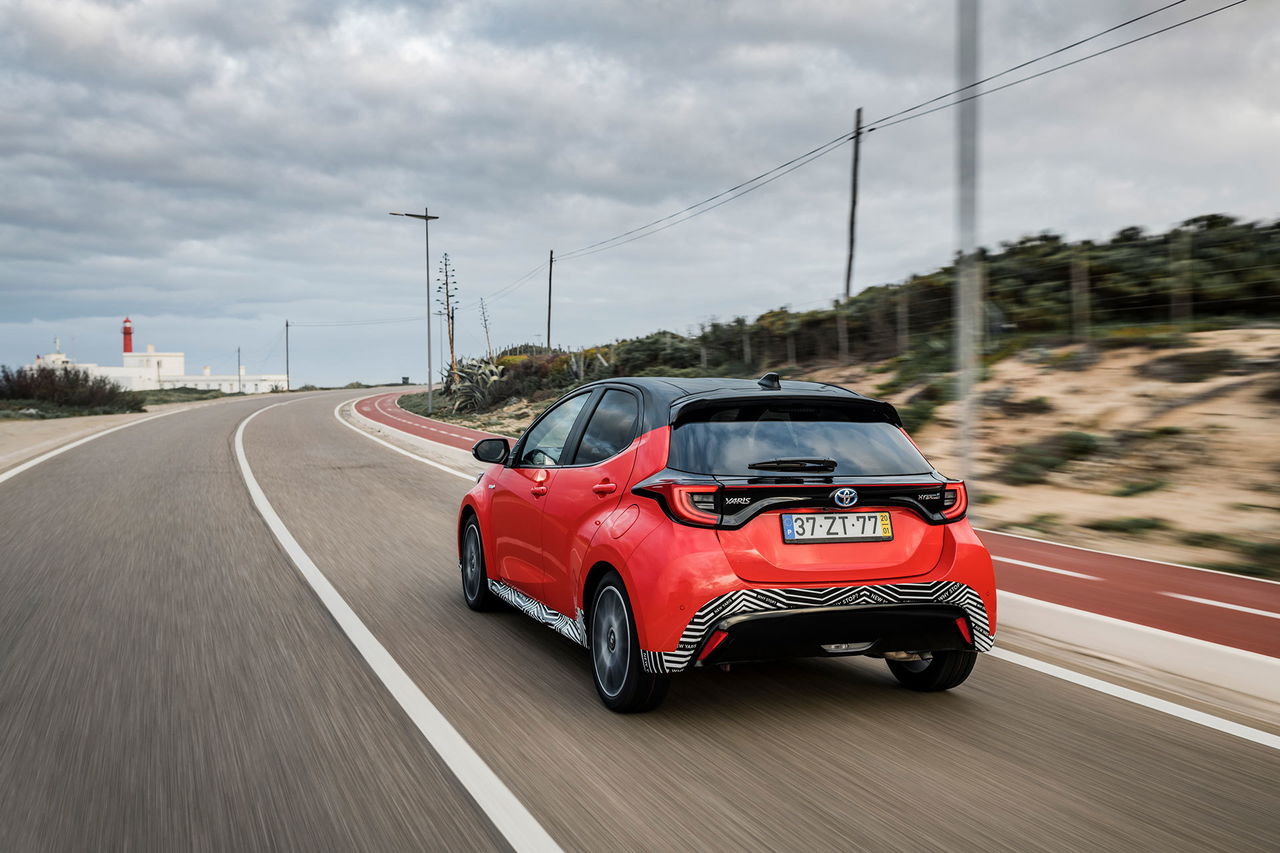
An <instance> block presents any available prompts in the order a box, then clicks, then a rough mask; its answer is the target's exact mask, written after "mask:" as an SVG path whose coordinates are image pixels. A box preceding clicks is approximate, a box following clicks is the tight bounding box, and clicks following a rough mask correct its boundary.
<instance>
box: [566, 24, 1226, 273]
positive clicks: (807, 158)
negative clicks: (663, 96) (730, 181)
mask: <svg viewBox="0 0 1280 853" xmlns="http://www.w3.org/2000/svg"><path fill="white" fill-rule="evenodd" d="M1183 2H1185V0H1176V2H1173V3H1168V4H1166V5H1164V6H1161V7H1159V8H1157V9H1154V10H1152V11H1150V12H1147V13H1145V14H1143V15H1139V16H1137V17H1136V18H1131V19H1129V20H1128V21H1124V22H1123V23H1120V24H1116V25H1114V26H1112V27H1109V28H1107V29H1105V30H1102V31H1101V32H1098V33H1095V34H1093V35H1091V36H1088V37H1087V38H1083V39H1079V40H1078V41H1075V42H1072V43H1071V44H1069V45H1066V46H1064V47H1060V48H1057V49H1055V50H1052V51H1050V52H1048V53H1045V54H1042V55H1041V56H1037V57H1035V58H1034V59H1029V60H1027V61H1025V62H1022V63H1019V64H1018V65H1014V66H1011V67H1010V68H1006V69H1005V70H1003V71H1000V72H999V73H997V74H993V75H991V76H989V77H986V78H984V79H982V80H979V81H978V82H976V83H972V84H970V85H967V86H963V87H961V88H959V89H956V90H953V91H951V92H948V93H945V94H942V95H938V96H937V97H935V98H931V99H930V100H928V101H924V102H922V103H920V104H917V105H915V106H913V107H909V108H907V109H905V110H899V111H898V112H896V113H891V114H890V115H888V116H885V117H884V118H881V119H877V120H876V121H873V122H871V123H869V125H868V127H867V128H865V129H864V130H863V133H870V132H871V131H874V130H877V129H881V128H885V127H892V126H893V125H897V124H903V123H905V122H907V121H911V120H912V119H916V118H921V117H923V116H926V115H930V114H932V113H934V112H938V111H940V110H944V109H949V108H951V107H954V106H956V105H958V104H961V103H965V102H967V101H971V100H974V99H976V98H981V97H985V96H986V95H990V94H994V93H995V92H999V91H1002V90H1004V89H1008V88H1011V87H1013V86H1017V85H1019V84H1021V83H1025V82H1027V81H1029V80H1034V79H1036V78H1037V77H1043V76H1045V75H1046V74H1051V73H1053V72H1054V71H1060V70H1062V69H1063V68H1068V67H1070V66H1072V65H1077V64H1079V63H1081V62H1084V61H1086V60H1089V59H1093V58H1095V57H1098V56H1102V55H1103V54H1106V53H1110V52H1112V51H1114V50H1118V49H1120V48H1122V47H1127V46H1128V45H1131V44H1136V43H1137V42H1140V41H1144V40H1145V39H1148V38H1151V37H1153V36H1157V35H1160V34H1162V33H1166V32H1168V31H1170V30H1173V29H1177V28H1178V27H1182V26H1186V25H1187V24H1190V23H1194V22H1195V21H1199V20H1202V19H1203V18H1207V17H1209V16H1210V15H1215V14H1217V13H1218V12H1223V11H1225V10H1227V9H1230V8H1231V7H1233V6H1238V5H1240V4H1242V3H1245V2H1247V0H1234V2H1232V3H1228V4H1226V5H1224V6H1220V7H1218V8H1216V9H1212V10H1210V11H1208V12H1204V13H1203V14H1200V15H1196V16H1194V17H1192V18H1188V19H1185V20H1183V21H1179V22H1178V23H1176V24H1172V25H1170V26H1167V27H1164V28H1162V29H1159V30H1155V31H1154V32H1151V33H1147V34H1146V35H1143V36H1139V37H1137V38H1134V39H1130V40H1128V41H1125V42H1122V43H1120V44H1117V45H1114V46H1112V47H1109V48H1106V49H1104V50H1100V51H1097V52H1095V53H1091V54H1089V55H1087V56H1084V57H1081V58H1079V59H1075V60H1072V61H1070V62H1066V63H1063V64H1061V65H1056V66H1054V67H1053V68H1049V69H1046V70H1044V71H1041V72H1038V73H1036V74H1031V75H1028V76H1026V77H1022V78H1019V79H1017V80H1014V81H1011V82H1009V83H1006V84H1004V85H1002V86H997V87H996V88H993V89H988V90H985V91H981V92H977V93H975V94H973V95H969V96H967V97H964V98H960V99H957V100H955V101H951V102H948V103H946V104H943V105H940V106H938V107H934V108H933V109H931V110H926V111H924V112H914V111H915V110H918V109H920V108H921V107H923V106H927V105H929V104H932V103H935V102H937V101H939V100H942V99H944V98H948V97H950V96H952V95H956V94H959V93H960V92H964V91H966V90H968V89H971V88H974V87H976V86H979V85H981V84H982V83H985V82H989V81H991V80H994V79H996V78H999V77H1002V76H1004V75H1006V74H1010V73H1012V72H1014V71H1017V70H1019V69H1021V68H1025V67H1027V66H1028V65H1032V64H1034V63H1036V62H1040V61H1041V60H1044V59H1047V58H1049V57H1051V56H1056V55H1058V54H1060V53H1062V52H1064V51H1067V50H1070V49H1072V48H1074V47H1078V46H1080V45H1082V44H1084V43H1086V42H1088V41H1091V40H1093V39H1096V38H1099V37H1101V36H1104V35H1107V34H1108V33H1111V32H1115V31H1116V30H1118V29H1120V28H1122V27H1126V26H1129V25H1130V24H1133V23H1136V22H1138V21H1141V20H1143V19H1144V18H1148V17H1150V16H1152V15H1155V14H1157V13H1159V12H1162V11H1164V10H1166V9H1169V8H1171V7H1173V6H1177V5H1180V4H1181V3H1183ZM907 113H912V114H911V115H907ZM898 116H902V117H901V118H898ZM891 119H897V120H896V121H891ZM853 137H854V134H853V133H846V134H842V135H840V136H838V137H836V138H835V139H832V140H830V141H829V142H826V143H823V144H822V145H819V146H817V147H816V148H812V149H810V150H809V151H806V152H805V153H803V154H801V155H799V156H797V157H793V158H792V159H790V160H788V161H787V162H785V163H782V164H780V165H778V166H775V167H774V168H772V169H770V170H768V171H766V172H763V173H761V174H759V175H756V176H755V177H753V178H750V179H748V180H746V181H742V182H741V183H739V184H737V185H735V186H733V187H730V188H729V189H727V190H724V191H722V192H719V193H717V194H715V195H713V196H710V197H709V198H705V199H703V200H702V201H699V202H697V203H695V204H691V205H689V206H688V207H686V208H684V209H682V210H678V211H676V212H675V213H671V214H668V215H667V216H664V217H661V218H659V219H655V220H653V221H652V222H649V223H647V224H645V225H641V226H639V227H637V228H632V229H630V230H629V231H624V232H622V233H621V234H617V235H614V236H613V237H610V238H608V239H605V240H599V241H597V242H595V243H591V244H589V245H586V246H583V247H581V248H578V249H574V250H573V251H570V252H567V253H565V254H564V255H563V256H562V257H561V260H571V259H574V258H579V257H586V256H587V255H593V254H597V253H598V252H602V251H606V250H608V249H613V248H617V247H618V246H623V245H626V244H627V243H630V242H633V241H635V240H639V239H641V238H643V237H648V236H650V235H652V234H657V233H660V232H662V231H665V230H667V228H670V227H673V226H674V225H678V224H680V223H682V222H688V221H689V220H690V219H694V218H696V217H697V216H701V215H702V214H703V213H707V212H709V211H711V210H714V209H715V208H717V207H720V206H721V205H722V204H726V203H728V202H730V201H733V200H734V199H736V198H741V197H742V196H744V195H746V194H747V193H749V192H752V191H754V190H757V189H759V188H761V187H763V186H767V185H768V184H770V183H772V182H773V181H775V180H777V179H778V178H780V177H782V176H783V175H786V174H789V173H791V172H793V171H795V170H796V169H798V168H800V167H801V166H804V165H807V164H809V163H811V162H813V161H814V160H817V159H818V158H820V157H822V156H824V155H826V154H829V153H830V152H831V151H832V150H834V149H835V148H837V147H839V146H840V145H843V144H844V143H846V142H849V141H851V140H852V139H853ZM712 202H716V203H715V204H711V203H712ZM707 205H710V206H709V207H706V206H707ZM704 207H705V209H703V210H698V208H704ZM694 211H697V212H694ZM685 214H691V215H688V216H685ZM679 217H683V218H679ZM672 220H674V221H672ZM664 223H666V224H664ZM657 225H662V227H661V228H655V227H654V226H657Z"/></svg>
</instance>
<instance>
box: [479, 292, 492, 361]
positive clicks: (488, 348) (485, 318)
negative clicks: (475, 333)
mask: <svg viewBox="0 0 1280 853" xmlns="http://www.w3.org/2000/svg"><path fill="white" fill-rule="evenodd" d="M480 325H482V326H484V349H485V352H487V353H488V354H489V361H493V343H492V342H491V341H490V340H489V309H488V308H487V307H486V306H485V304H484V297H483V296H481V297H480Z"/></svg>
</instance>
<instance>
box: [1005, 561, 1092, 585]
mask: <svg viewBox="0 0 1280 853" xmlns="http://www.w3.org/2000/svg"><path fill="white" fill-rule="evenodd" d="M991 559H993V560H996V561H998V562H1001V563H1012V564H1013V565H1015V566H1026V567H1027V568H1028V569H1039V570H1040V571H1042V572H1053V573H1054V574H1055V575H1067V576H1068V577H1073V578H1080V579H1081V580H1087V581H1100V580H1102V578H1100V577H1095V576H1094V575H1086V574H1084V573H1083V572H1073V571H1069V570H1068V569H1056V568H1054V567H1053V566H1042V565H1040V564H1039V563H1028V562H1027V561H1026V560H1012V559H1010V558H1008V557H996V556H993V557H992V558H991Z"/></svg>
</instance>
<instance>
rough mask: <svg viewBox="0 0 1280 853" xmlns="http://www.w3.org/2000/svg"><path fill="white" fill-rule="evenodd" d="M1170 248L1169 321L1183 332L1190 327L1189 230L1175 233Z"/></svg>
mask: <svg viewBox="0 0 1280 853" xmlns="http://www.w3.org/2000/svg"><path fill="white" fill-rule="evenodd" d="M1171 248H1172V255H1173V288H1172V291H1171V293H1170V299H1169V321H1170V322H1171V323H1172V324H1173V325H1174V326H1175V327H1177V328H1180V329H1182V331H1184V332H1185V331H1189V330H1190V327H1191V287H1192V284H1191V232H1190V231H1181V232H1179V233H1178V234H1175V235H1174V238H1173V241H1172V246H1171Z"/></svg>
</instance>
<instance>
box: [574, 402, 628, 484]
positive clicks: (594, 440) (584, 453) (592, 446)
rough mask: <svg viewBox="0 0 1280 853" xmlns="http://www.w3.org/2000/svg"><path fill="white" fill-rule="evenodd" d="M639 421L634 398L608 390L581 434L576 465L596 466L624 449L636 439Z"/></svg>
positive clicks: (575, 458) (575, 459) (575, 460)
mask: <svg viewBox="0 0 1280 853" xmlns="http://www.w3.org/2000/svg"><path fill="white" fill-rule="evenodd" d="M639 418H640V406H639V404H638V403H637V401H636V398H635V397H633V396H632V395H630V394H628V393H627V392H626V391H615V390H614V389H612V388H610V389H609V390H608V391H605V392H604V397H602V398H601V400H600V405H599V406H596V410H595V413H594V414H592V415H591V421H590V422H589V423H588V424H587V429H586V432H584V433H583V434H582V442H581V443H580V444H579V445H578V455H577V456H576V457H574V460H573V464H574V465H594V464H596V463H597V462H603V461H604V460H606V459H608V458H609V457H610V456H613V455H614V454H615V453H618V452H619V451H621V450H623V449H625V448H626V446H627V445H629V444H630V443H631V440H632V439H633V438H635V435H636V421H637V420H639Z"/></svg>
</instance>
